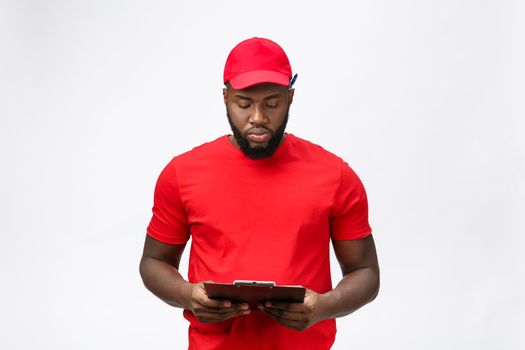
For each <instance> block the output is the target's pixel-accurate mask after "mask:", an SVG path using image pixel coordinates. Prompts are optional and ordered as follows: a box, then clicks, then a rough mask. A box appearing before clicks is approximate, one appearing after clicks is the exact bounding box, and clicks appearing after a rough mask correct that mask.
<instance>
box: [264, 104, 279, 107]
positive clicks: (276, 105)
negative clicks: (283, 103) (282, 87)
mask: <svg viewBox="0 0 525 350" xmlns="http://www.w3.org/2000/svg"><path fill="white" fill-rule="evenodd" d="M266 107H268V108H277V107H279V105H278V104H274V105H266Z"/></svg>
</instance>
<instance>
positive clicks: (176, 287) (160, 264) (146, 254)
mask: <svg viewBox="0 0 525 350" xmlns="http://www.w3.org/2000/svg"><path fill="white" fill-rule="evenodd" d="M184 247H185V244H166V243H163V242H160V241H157V240H155V239H154V238H152V237H150V236H149V235H146V241H145V243H144V251H143V254H142V259H141V260H140V275H141V277H142V281H143V282H144V285H145V286H146V288H147V289H148V290H149V291H151V292H152V293H153V294H155V295H156V296H157V297H159V298H160V299H162V300H163V301H164V302H166V303H167V304H169V305H172V306H175V307H180V308H183V309H187V310H190V311H192V312H193V314H195V316H196V317H197V318H198V319H199V321H201V322H219V321H224V320H227V319H229V318H232V317H236V316H240V315H246V314H248V313H249V312H250V310H249V308H248V305H247V304H244V303H242V304H234V303H232V302H231V301H229V300H220V301H219V300H212V299H210V298H208V296H207V295H206V291H205V289H204V285H203V283H189V282H187V281H185V280H184V278H182V276H181V274H180V273H179V271H178V268H179V263H180V258H181V256H182V252H183V251H184Z"/></svg>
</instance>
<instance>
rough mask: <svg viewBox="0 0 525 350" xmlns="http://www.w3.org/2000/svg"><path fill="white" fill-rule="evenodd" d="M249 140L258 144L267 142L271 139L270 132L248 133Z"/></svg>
mask: <svg viewBox="0 0 525 350" xmlns="http://www.w3.org/2000/svg"><path fill="white" fill-rule="evenodd" d="M247 138H248V140H250V141H252V142H256V143H261V142H266V141H268V140H269V139H270V132H269V131H268V130H265V129H252V130H250V131H249V132H248V136H247Z"/></svg>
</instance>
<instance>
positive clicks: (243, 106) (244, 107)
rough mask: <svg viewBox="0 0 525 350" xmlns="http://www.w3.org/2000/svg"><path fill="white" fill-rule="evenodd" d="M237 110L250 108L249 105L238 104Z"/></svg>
mask: <svg viewBox="0 0 525 350" xmlns="http://www.w3.org/2000/svg"><path fill="white" fill-rule="evenodd" d="M238 106H239V108H242V109H246V108H248V107H250V105H249V104H248V105H241V104H238Z"/></svg>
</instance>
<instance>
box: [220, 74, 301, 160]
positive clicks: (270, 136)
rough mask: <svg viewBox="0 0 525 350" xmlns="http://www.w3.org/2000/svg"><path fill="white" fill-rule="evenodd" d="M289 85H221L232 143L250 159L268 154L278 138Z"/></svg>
mask: <svg viewBox="0 0 525 350" xmlns="http://www.w3.org/2000/svg"><path fill="white" fill-rule="evenodd" d="M293 94H294V90H293V89H288V87H287V86H281V85H276V84H259V85H255V86H252V87H249V88H247V89H244V90H235V89H233V88H232V87H231V86H229V85H228V86H227V87H226V88H225V89H223V96H224V103H225V105H226V113H227V116H228V122H229V123H230V126H231V128H232V132H233V136H234V138H233V140H232V141H233V143H234V144H235V145H236V146H238V147H239V148H240V149H241V150H242V151H243V152H244V154H245V155H246V156H247V157H249V158H252V159H260V158H267V157H270V156H271V155H272V154H273V153H274V152H275V150H276V149H277V147H278V146H279V145H280V143H281V142H282V138H283V135H284V130H285V129H286V123H287V121H288V110H289V108H290V104H291V103H292V100H293Z"/></svg>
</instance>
